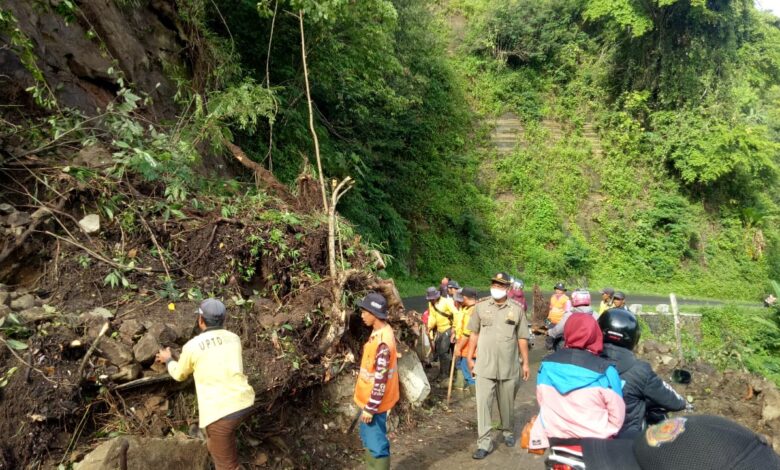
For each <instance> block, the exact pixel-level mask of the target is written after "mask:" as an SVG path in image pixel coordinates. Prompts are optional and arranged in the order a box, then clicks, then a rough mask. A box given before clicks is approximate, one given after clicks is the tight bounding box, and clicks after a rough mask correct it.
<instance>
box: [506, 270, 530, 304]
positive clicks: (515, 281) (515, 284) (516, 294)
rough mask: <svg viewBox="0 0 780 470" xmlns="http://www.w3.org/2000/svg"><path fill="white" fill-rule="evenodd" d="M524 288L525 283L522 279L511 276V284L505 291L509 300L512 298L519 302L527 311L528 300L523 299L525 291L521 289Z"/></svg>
mask: <svg viewBox="0 0 780 470" xmlns="http://www.w3.org/2000/svg"><path fill="white" fill-rule="evenodd" d="M524 288H525V283H524V282H523V280H522V279H520V278H517V277H513V278H512V285H511V287H510V288H509V291H508V292H507V295H508V296H509V298H510V299H511V300H514V301H515V302H517V303H519V304H520V305H522V306H523V311H526V312H527V311H528V301H527V300H526V299H525V292H524V291H523V289H524Z"/></svg>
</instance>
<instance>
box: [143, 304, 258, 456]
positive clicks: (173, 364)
mask: <svg viewBox="0 0 780 470" xmlns="http://www.w3.org/2000/svg"><path fill="white" fill-rule="evenodd" d="M197 313H198V328H200V331H201V333H200V334H199V335H198V336H196V337H194V338H192V339H191V340H189V341H188V342H187V344H185V345H184V347H183V348H182V351H181V355H180V356H179V360H178V361H176V360H174V359H173V357H172V356H171V349H170V348H165V349H160V352H158V353H157V361H158V362H160V363H163V364H165V365H166V366H167V368H168V373H169V374H171V377H173V378H174V379H176V380H178V381H179V382H181V381H183V380H185V379H186V378H187V377H189V376H190V375H194V377H195V391H196V393H197V395H198V412H199V414H200V427H201V428H204V429H206V437H207V438H208V441H207V447H208V449H209V453H210V454H211V458H212V459H214V465H215V467H216V469H217V470H236V469H238V468H239V463H238V448H237V447H236V428H238V425H239V424H241V421H242V420H243V419H244V418H245V417H246V416H247V415H248V414H249V412H250V411H251V408H252V405H254V402H255V391H254V390H253V389H252V387H251V386H250V385H249V381H248V380H247V377H246V375H244V362H243V359H242V358H241V338H239V337H238V335H236V334H235V333H231V332H230V331H227V330H226V329H225V328H224V324H225V317H226V316H227V315H226V310H225V305H224V304H223V303H222V302H221V301H219V300H217V299H206V300H204V301H203V302H201V304H200V308H198V310H197Z"/></svg>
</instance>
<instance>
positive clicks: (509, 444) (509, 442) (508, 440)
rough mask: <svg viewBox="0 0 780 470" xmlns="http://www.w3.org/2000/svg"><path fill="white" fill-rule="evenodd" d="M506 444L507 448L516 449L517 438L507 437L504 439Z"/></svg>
mask: <svg viewBox="0 0 780 470" xmlns="http://www.w3.org/2000/svg"><path fill="white" fill-rule="evenodd" d="M504 444H506V446H507V447H514V446H515V438H514V436H507V437H505V438H504Z"/></svg>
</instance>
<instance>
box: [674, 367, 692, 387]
mask: <svg viewBox="0 0 780 470" xmlns="http://www.w3.org/2000/svg"><path fill="white" fill-rule="evenodd" d="M672 382H674V383H678V384H683V385H686V384H689V383H691V373H690V372H688V371H687V370H684V369H674V370H673V371H672Z"/></svg>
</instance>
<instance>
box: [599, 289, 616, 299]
mask: <svg viewBox="0 0 780 470" xmlns="http://www.w3.org/2000/svg"><path fill="white" fill-rule="evenodd" d="M601 293H602V294H607V295H608V296H610V297H612V296H613V295H615V289H613V288H611V287H605V288H603V289H601Z"/></svg>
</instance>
